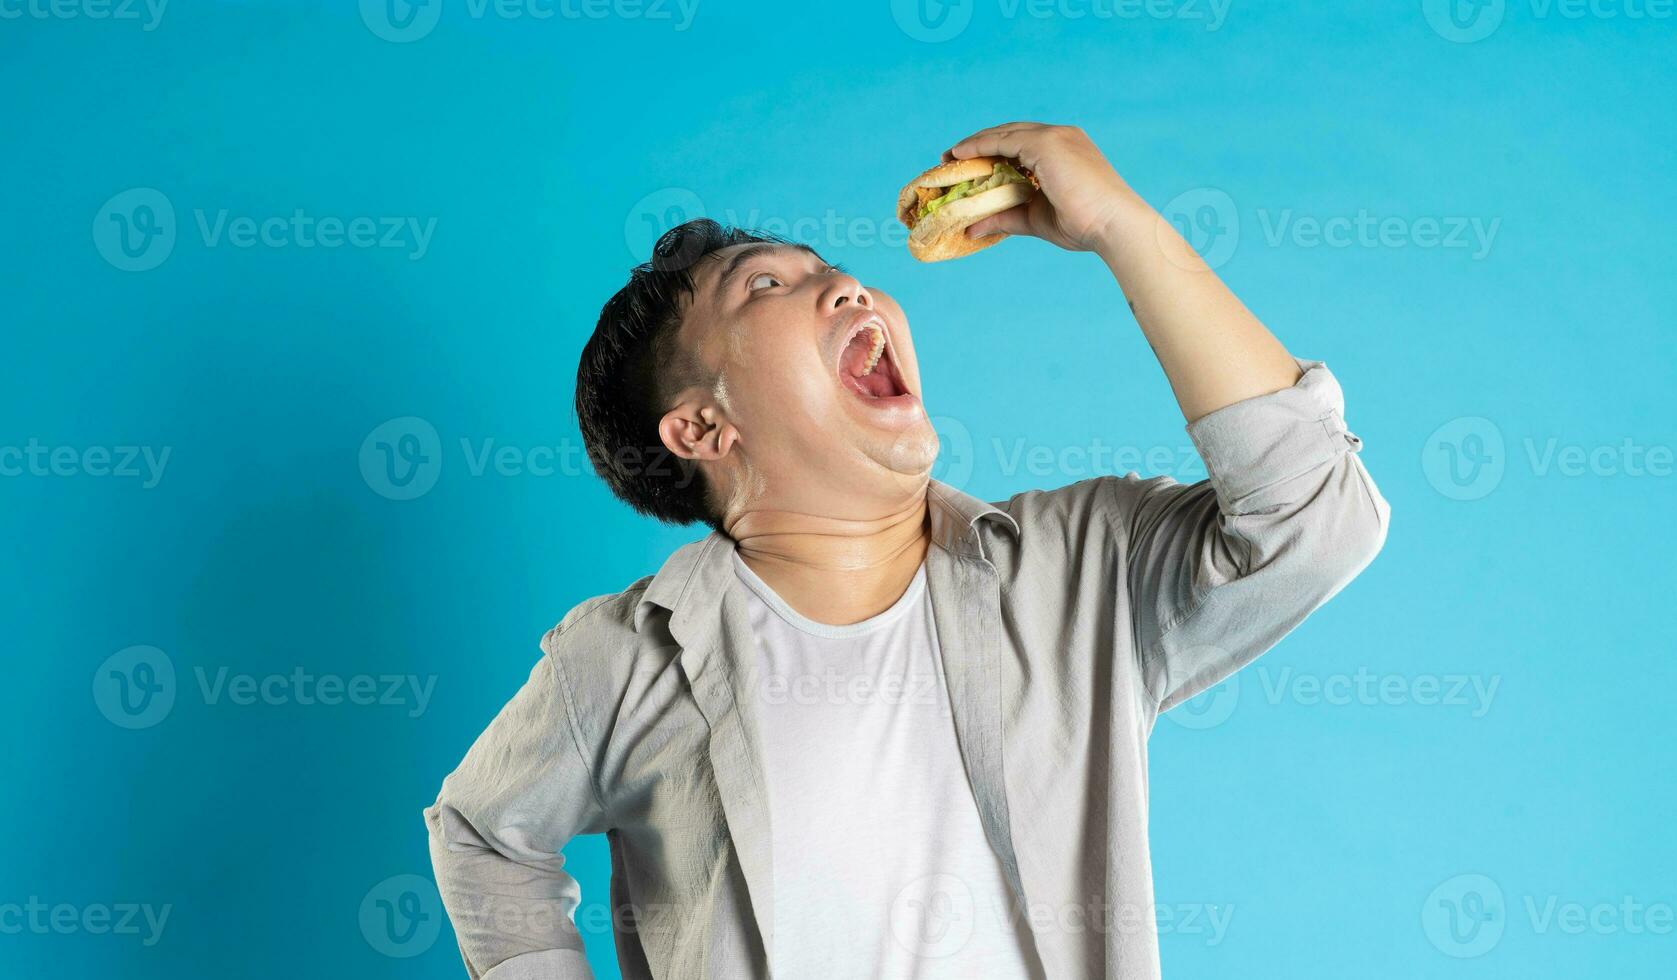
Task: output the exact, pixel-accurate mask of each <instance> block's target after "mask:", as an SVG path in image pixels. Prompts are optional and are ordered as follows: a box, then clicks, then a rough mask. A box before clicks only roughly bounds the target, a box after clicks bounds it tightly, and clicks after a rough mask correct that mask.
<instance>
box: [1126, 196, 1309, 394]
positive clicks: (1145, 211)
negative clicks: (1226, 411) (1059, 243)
mask: <svg viewBox="0 0 1677 980" xmlns="http://www.w3.org/2000/svg"><path fill="white" fill-rule="evenodd" d="M1096 252H1097V254H1099V255H1100V257H1101V259H1102V260H1103V261H1104V262H1106V265H1107V268H1109V269H1111V270H1112V274H1113V276H1114V277H1115V278H1116V279H1117V280H1118V286H1119V288H1120V289H1122V290H1123V291H1124V296H1125V298H1126V299H1128V301H1129V304H1130V309H1131V310H1132V311H1133V312H1134V313H1135V318H1136V322H1137V323H1138V324H1140V326H1141V330H1142V333H1143V334H1145V335H1146V337H1147V342H1148V344H1149V345H1151V346H1152V348H1153V353H1154V354H1155V355H1156V356H1157V357H1158V358H1159V364H1160V366H1162V367H1163V368H1164V370H1165V375H1166V377H1168V378H1169V379H1170V386H1171V389H1172V390H1173V391H1174V392H1175V393H1176V402H1177V404H1178V405H1179V406H1181V408H1182V414H1183V415H1184V416H1185V417H1186V418H1187V420H1188V421H1190V422H1192V421H1195V420H1196V419H1199V418H1201V417H1202V416H1205V415H1209V414H1210V413H1212V412H1215V411H1216V410H1218V409H1220V408H1223V407H1225V406H1227V405H1232V404H1234V403H1235V402H1238V401H1244V400H1245V399H1248V398H1256V397H1257V396H1259V395H1267V394H1269V393H1270V392H1273V391H1280V390H1281V389H1283V388H1288V387H1291V386H1292V385H1293V384H1294V383H1295V382H1297V381H1298V379H1299V369H1298V365H1297V364H1296V363H1295V362H1294V360H1293V358H1292V356H1291V355H1289V354H1288V353H1287V349H1286V348H1285V347H1283V346H1281V342H1280V341H1279V340H1277V339H1275V336H1274V335H1273V334H1271V333H1270V332H1269V330H1267V329H1266V328H1265V327H1264V325H1263V324H1262V323H1261V322H1259V320H1258V318H1257V317H1255V316H1253V315H1252V312H1251V311H1250V310H1248V309H1247V308H1246V306H1245V304H1243V303H1241V301H1240V299H1239V297H1237V296H1235V294H1234V293H1233V292H1231V291H1230V290H1229V288H1228V287H1227V286H1226V285H1224V284H1223V281H1222V280H1221V279H1219V278H1218V277H1217V274H1216V273H1215V272H1213V271H1212V270H1211V268H1210V267H1209V266H1207V265H1206V264H1205V262H1204V260H1202V259H1201V258H1200V256H1199V254H1198V253H1196V252H1195V251H1194V250H1193V248H1192V247H1191V246H1189V244H1188V243H1187V242H1186V241H1184V240H1183V239H1182V236H1181V235H1179V234H1178V233H1177V231H1176V229H1175V228H1173V227H1171V225H1170V223H1169V222H1168V221H1166V220H1165V219H1164V218H1163V217H1161V216H1160V215H1159V213H1158V212H1156V211H1154V210H1153V208H1151V207H1150V206H1148V204H1147V202H1146V201H1143V200H1142V199H1141V198H1140V197H1139V196H1136V195H1134V194H1133V193H1127V194H1126V196H1125V198H1124V201H1123V203H1122V205H1121V206H1120V208H1119V209H1118V215H1117V217H1116V218H1114V219H1113V221H1112V222H1111V223H1110V224H1109V225H1108V231H1107V232H1106V234H1104V235H1102V236H1101V245H1100V246H1099V247H1098V248H1097V249H1096Z"/></svg>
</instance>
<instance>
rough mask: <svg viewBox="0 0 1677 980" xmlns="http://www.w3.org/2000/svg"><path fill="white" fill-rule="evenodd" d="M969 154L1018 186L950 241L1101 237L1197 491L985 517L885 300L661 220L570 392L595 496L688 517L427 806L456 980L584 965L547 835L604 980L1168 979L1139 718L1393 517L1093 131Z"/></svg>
mask: <svg viewBox="0 0 1677 980" xmlns="http://www.w3.org/2000/svg"><path fill="white" fill-rule="evenodd" d="M988 155H997V156H1005V157H1013V158H1017V159H1018V160H1020V161H1021V162H1022V163H1023V165H1024V166H1026V167H1028V168H1030V170H1031V171H1033V172H1034V173H1035V174H1036V176H1037V178H1038V179H1039V181H1040V182H1041V193H1039V194H1038V195H1036V196H1035V197H1034V198H1033V199H1032V200H1031V201H1030V202H1029V203H1028V204H1026V205H1023V206H1020V207H1018V208H1014V209H1013V210H1011V211H1006V212H1003V213H1001V214H998V215H994V216H992V217H990V218H986V219H984V220H983V221H981V222H979V223H978V224H976V225H974V226H973V227H972V228H970V229H969V230H968V234H970V235H972V236H974V237H978V236H982V235H987V234H991V233H993V232H997V231H1002V232H1008V233H1011V234H1023V235H1034V236H1036V237H1038V238H1042V239H1046V240H1047V241H1050V242H1053V243H1054V244H1056V245H1059V246H1060V247H1062V248H1065V249H1068V250H1072V251H1093V252H1095V253H1097V254H1098V255H1100V257H1101V258H1102V259H1103V260H1104V261H1105V262H1106V264H1107V266H1108V267H1109V268H1110V269H1111V271H1112V273H1113V275H1114V276H1115V277H1116V278H1117V281H1118V285H1119V286H1120V287H1121V289H1122V290H1123V292H1124V294H1125V296H1126V297H1128V300H1129V304H1130V307H1131V308H1132V309H1133V310H1134V312H1135V317H1136V320H1137V322H1138V323H1139V324H1140V326H1141V328H1142V330H1143V331H1144V332H1145V334H1146V336H1147V339H1148V341H1149V343H1150V344H1151V345H1152V347H1153V350H1154V351H1155V352H1156V353H1157V355H1158V359H1159V362H1160V364H1161V365H1162V366H1163V367H1164V370H1165V373H1166V374H1167V375H1168V376H1169V378H1170V383H1171V386H1172V389H1173V390H1174V392H1175V394H1176V398H1177V401H1178V403H1179V404H1180V406H1181V409H1182V412H1183V414H1184V416H1185V417H1186V418H1187V419H1188V421H1189V425H1188V432H1189V434H1190V436H1191V437H1192V438H1193V440H1194V442H1195V445H1196V447H1197V448H1198V449H1199V451H1200V454H1201V456H1202V457H1203V458H1204V460H1205V463H1206V467H1207V471H1208V473H1209V475H1210V479H1209V480H1208V481H1205V482H1202V483H1198V484H1194V485H1183V484H1179V483H1177V482H1175V481H1172V480H1170V479H1167V478H1159V479H1152V480H1143V479H1140V478H1138V477H1136V476H1133V475H1131V476H1126V477H1101V478H1097V479H1091V480H1084V481H1082V482H1079V483H1074V484H1072V485H1070V486H1066V487H1062V488H1059V489H1056V490H1050V491H1046V492H1043V491H1031V492H1027V493H1021V494H1018V495H1016V496H1014V497H1012V498H1010V499H1008V500H1007V501H1005V502H1001V503H997V504H988V503H985V502H983V501H980V500H977V499H974V498H972V497H970V496H968V495H966V494H964V493H961V492H960V491H958V490H956V489H955V488H953V487H950V486H948V485H945V484H943V483H940V482H938V481H936V480H932V479H930V478H929V473H930V469H931V466H932V463H933V460H934V457H935V456H936V453H937V438H936V435H935V434H934V432H933V430H932V427H931V425H930V423H929V422H928V421H927V418H926V413H925V411H924V408H923V407H922V406H921V404H920V402H919V394H920V391H921V388H920V372H919V368H918V363H917V360H916V354H915V349H914V344H913V339H912V335H911V334H910V331H909V325H908V320H907V317H906V316H905V315H904V313H903V311H902V309H901V308H900V307H899V306H898V305H897V304H896V303H895V302H894V301H893V300H892V299H891V298H890V297H889V296H888V295H886V294H885V293H884V292H883V291H881V290H879V289H876V288H872V287H866V286H863V285H862V284H861V283H860V282H858V281H857V280H855V279H854V278H852V277H850V276H849V275H846V274H844V273H843V272H842V271H840V270H838V269H836V268H835V267H833V266H830V265H828V264H827V263H825V262H823V261H822V260H821V259H820V258H819V256H817V255H816V254H815V253H814V252H812V251H810V250H808V249H804V248H801V247H796V246H790V245H786V244H777V243H775V242H772V241H769V240H765V239H762V238H759V237H756V236H749V235H743V234H741V233H738V232H730V231H725V230H723V229H721V228H719V227H717V226H716V225H714V224H712V223H709V222H694V223H690V224H688V225H685V226H682V227H681V228H678V229H675V230H674V231H672V232H671V233H670V234H669V235H666V236H665V238H664V239H662V240H661V241H660V243H659V246H658V248H657V250H656V251H657V252H658V255H657V256H655V258H654V261H653V263H651V264H650V265H649V266H642V267H640V268H639V269H637V270H636V271H635V273H634V278H633V279H632V280H631V282H630V284H629V285H628V286H626V287H625V288H624V290H623V291H621V292H619V293H618V294H617V295H616V296H615V297H613V299H612V300H611V301H610V302H609V303H607V304H606V307H605V310H604V312H603V315H602V316H601V318H600V323H599V325H598V327H597V328H596V331H595V334H594V336H593V338H592V339H591V340H590V342H589V344H588V346H587V348H586V350H585V351H584V352H583V356H582V365H581V369H580V371H579V372H578V390H577V407H578V413H579V416H580V420H581V425H582V430H583V433H584V436H585V438H586V439H587V441H588V444H589V449H590V453H591V456H592V457H593V458H594V459H595V460H596V468H597V469H598V470H599V471H600V472H601V474H602V476H604V478H605V479H606V480H607V482H608V483H609V484H610V485H611V487H612V489H613V491H614V492H615V493H616V494H617V495H618V496H620V497H621V498H623V499H624V500H625V501H627V502H628V503H629V504H631V505H632V506H634V507H635V508H637V509H638V510H640V511H642V512H644V513H648V514H652V515H654V516H657V517H659V518H662V519H665V520H671V521H676V522H692V521H704V522H705V523H707V524H709V525H710V527H711V528H712V529H713V533H711V534H710V535H709V536H707V537H706V538H704V539H702V540H700V541H697V542H694V543H693V544H689V545H687V546H685V547H683V548H681V549H680V550H678V551H677V552H676V553H675V554H674V555H672V556H671V557H670V558H669V560H668V561H666V562H665V563H664V565H663V568H662V569H661V570H660V571H659V572H658V574H657V575H655V576H649V577H647V578H643V579H641V580H639V581H637V582H635V583H634V584H633V585H632V586H630V588H628V589H627V590H625V591H623V592H621V593H618V594H615V595H607V596H600V597H596V598H594V599H591V600H589V601H587V602H584V603H583V604H581V605H579V606H577V607H576V608H574V609H572V610H571V611H570V613H569V614H567V615H566V616H565V618H564V620H563V621H562V622H561V623H560V624H559V625H558V626H556V627H555V628H554V629H553V630H551V631H550V632H549V633H548V634H547V636H546V637H545V638H544V640H543V643H542V648H543V653H544V655H543V657H542V659H541V660H540V661H539V662H538V663H537V664H536V667H535V669H534V671H533V673H532V674H531V677H530V680H529V682H528V684H527V685H526V686H525V687H524V688H523V689H522V690H521V691H520V692H519V693H518V694H517V696H516V697H514V698H513V699H512V701H511V702H510V703H509V704H508V705H507V706H506V708H505V709H504V710H503V711H502V712H501V714H500V715H499V716H498V717H497V718H496V719H495V720H494V722H493V723H492V724H491V725H490V727H489V729H488V730H487V731H486V732H484V733H483V735H482V736H481V737H480V738H479V739H478V741H477V743H476V744H475V745H474V746H473V747H472V749H471V751H470V753H469V754H468V755H467V756H466V759H465V761H464V762H463V763H462V764H461V766H460V768H459V769H458V770H457V771H455V772H454V773H453V774H452V775H451V776H449V777H448V779H447V781H446V782H445V783H444V784H443V788H442V792H441V795H440V796H439V797H438V799H437V802H436V804H435V805H434V806H432V807H431V808H430V809H428V810H427V811H426V820H427V823H428V825H429V828H430V833H431V852H432V857H433V861H434V864H435V869H436V875H437V882H438V886H439V888H440V890H441V893H442V896H443V899H444V901H445V903H446V904H447V907H448V909H449V913H450V916H451V918H452V920H453V923H454V928H455V932H456V934H457V936H458V938H459V942H460V947H461V950H462V953H463V955H464V957H465V960H466V966H467V970H468V972H469V973H470V974H471V975H472V976H473V977H488V978H493V980H514V978H536V977H543V978H546V977H555V978H557V977H583V976H588V975H589V971H588V967H587V964H586V961H585V960H584V958H583V955H582V953H581V940H580V937H579V935H578V932H577V930H576V928H575V926H574V924H573V920H572V915H573V913H574V910H575V908H576V905H577V903H578V895H577V890H576V886H575V882H574V881H573V880H572V879H570V878H569V877H568V876H567V875H566V874H565V873H564V871H563V867H562V865H563V861H562V859H561V858H559V857H558V856H556V854H555V852H556V851H558V850H559V849H560V848H561V847H562V846H563V845H564V844H565V843H566V841H568V840H569V839H571V838H572V837H573V836H575V835H577V834H585V833H602V832H603V833H605V834H606V835H607V836H608V839H609V841H610V845H611V854H612V868H613V875H612V886H611V893H612V894H611V901H612V905H613V908H614V910H618V914H617V915H616V916H615V917H614V929H615V932H616V939H617V949H618V957H619V960H620V963H621V967H622V970H623V973H624V975H625V976H628V977H659V978H683V980H684V978H694V977H714V978H727V980H732V978H752V977H765V976H769V975H771V973H772V975H774V976H777V977H790V978H794V980H806V978H815V977H824V978H830V977H870V978H871V977H912V978H928V977H957V976H959V977H966V978H973V977H981V978H986V980H992V978H1013V977H1051V978H1056V980H1057V978H1072V977H1121V978H1141V977H1155V976H1158V974H1159V961H1158V948H1157V940H1156V936H1155V935H1154V931H1153V925H1152V917H1151V915H1150V914H1149V912H1150V910H1151V908H1152V906H1153V893H1152V869H1151V864H1150V861H1149V856H1148V850H1147V769H1146V751H1145V746H1146V740H1147V737H1148V734H1149V732H1150V731H1151V730H1152V728H1153V725H1154V723H1155V720H1156V719H1157V717H1158V715H1159V713H1160V712H1162V711H1165V710H1168V709H1169V708H1171V707H1174V706H1175V705H1178V704H1180V703H1182V702H1183V701H1185V700H1186V699H1188V698H1190V697H1192V696H1193V695H1195V694H1197V693H1199V692H1200V691H1202V690H1205V689H1206V688H1207V687H1209V686H1211V685H1213V684H1215V683H1216V682H1217V681H1218V680H1220V679H1221V678H1223V677H1225V676H1227V675H1229V674H1230V673H1232V672H1233V671H1235V670H1236V669H1238V668H1239V667H1241V666H1243V665H1244V664H1246V663H1247V662H1249V661H1251V660H1252V659H1253V658H1254V657H1256V656H1257V655H1258V654H1260V653H1262V652H1263V651H1264V650H1266V649H1267V648H1269V647H1270V646H1272V645H1273V644H1274V643H1275V642H1276V641H1278V640H1279V639H1280V638H1281V637H1282V636H1283V635H1285V634H1286V633H1287V632H1288V631H1289V630H1291V629H1292V628H1293V627H1294V626H1296V625H1298V623H1299V622H1300V621H1302V620H1303V619H1304V617H1305V616H1306V615H1308V614H1309V613H1310V612H1311V611H1312V610H1313V609H1315V608H1316V607H1317V606H1318V605H1320V604H1321V603H1322V602H1324V601H1325V600H1326V599H1327V598H1329V597H1330V596H1332V595H1333V594H1334V593H1335V592H1337V591H1338V590H1339V589H1340V588H1341V587H1343V586H1344V585H1345V584H1346V583H1347V582H1348V581H1349V580H1350V579H1351V578H1352V577H1353V576H1355V575H1356V574H1357V573H1358V572H1359V571H1360V570H1361V569H1362V568H1363V567H1364V566H1365V565H1367V563H1368V562H1369V561H1370V560H1371V559H1372V558H1373V556H1374V555H1375V553H1376V552H1377V551H1378V550H1379V549H1380V547H1381V545H1382V543H1383V542H1384V540H1385V535H1386V525H1387V514H1388V509H1387V505H1386V503H1385V501H1384V500H1383V499H1382V498H1381V496H1380V494H1379V492H1378V491H1377V490H1376V489H1375V487H1374V485H1373V483H1372V482H1371V481H1370V480H1369V477H1368V474H1367V472H1366V471H1365V470H1364V469H1363V466H1362V464H1361V463H1360V461H1359V460H1358V458H1357V456H1356V452H1357V450H1358V449H1359V447H1360V443H1359V441H1358V440H1357V438H1356V437H1355V436H1353V435H1352V434H1351V433H1350V432H1349V431H1347V429H1346V427H1345V423H1344V420H1343V415H1342V408H1343V405H1342V396H1341V393H1340V390H1339V387H1338V385H1337V383H1336V382H1335V381H1334V379H1333V377H1332V375H1330V374H1329V373H1328V370H1327V368H1326V367H1324V366H1323V365H1321V364H1320V363H1316V362H1308V361H1299V360H1295V359H1294V358H1293V357H1291V356H1290V355H1289V354H1288V353H1287V352H1286V351H1285V350H1284V349H1283V348H1282V346H1281V344H1280V343H1279V342H1277V341H1276V339H1275V338H1274V337H1273V336H1271V335H1270V333H1269V332H1268V331H1267V330H1266V329H1265V328H1264V327H1263V325H1262V324H1260V323H1259V322H1258V320H1257V319H1256V318H1254V317H1253V315H1252V314H1251V313H1250V312H1248V311H1247V310H1246V308H1245V307H1244V306H1242V305H1241V303H1240V301H1239V300H1237V299H1236V298H1235V297H1234V295H1233V294H1231V293H1230V292H1229V291H1228V289H1227V288H1225V287H1224V286H1223V285H1222V283H1221V282H1219V281H1218V279H1217V277H1216V276H1215V275H1213V274H1212V272H1211V271H1210V270H1209V269H1208V268H1207V267H1206V266H1205V265H1204V263H1203V262H1200V261H1199V260H1198V257H1197V256H1195V255H1194V254H1193V252H1192V251H1191V250H1190V249H1189V248H1188V246H1187V245H1186V243H1184V242H1183V241H1182V240H1181V239H1180V237H1179V236H1177V234H1176V233H1175V232H1174V231H1173V230H1172V229H1171V228H1170V226H1169V225H1168V223H1166V222H1164V221H1163V220H1162V219H1161V218H1160V217H1159V216H1158V215H1157V214H1156V213H1155V212H1153V211H1152V210H1151V209H1150V208H1149V207H1148V206H1147V205H1146V204H1145V203H1144V202H1143V201H1142V200H1141V199H1140V198H1139V197H1138V196H1137V195H1136V194H1135V193H1134V192H1133V191H1132V190H1131V189H1130V188H1129V187H1128V185H1126V184H1125V182H1124V181H1123V180H1122V179H1121V178H1120V177H1119V176H1118V174H1117V173H1116V172H1114V170H1113V169H1112V167H1111V166H1110V165H1109V164H1108V163H1107V161H1106V160H1105V158H1104V157H1102V155H1101V153H1100V151H1099V150H1098V149H1096V147H1095V146H1094V144H1093V143H1092V142H1091V141H1090V140H1089V138H1088V137H1087V136H1086V135H1085V134H1084V133H1083V132H1082V131H1081V130H1079V129H1075V128H1068V127H1061V126H1044V125H1038V124H1032V123H1014V124H1009V125H1006V126H999V127H995V128H992V129H987V130H983V131H981V132H979V133H976V134H974V135H972V136H970V137H968V138H967V139H965V140H963V141H961V142H960V143H958V144H956V145H955V146H954V147H953V148H951V149H950V150H949V151H946V152H945V154H944V158H945V159H946V160H948V159H955V158H962V159H964V158H967V157H972V156H988ZM998 354H999V355H1000V358H999V359H1005V357H1007V356H1010V355H1008V354H1006V353H1004V352H998ZM997 373H998V374H1000V373H1001V371H1000V370H998V372H997ZM985 383H995V380H994V379H986V381H985Z"/></svg>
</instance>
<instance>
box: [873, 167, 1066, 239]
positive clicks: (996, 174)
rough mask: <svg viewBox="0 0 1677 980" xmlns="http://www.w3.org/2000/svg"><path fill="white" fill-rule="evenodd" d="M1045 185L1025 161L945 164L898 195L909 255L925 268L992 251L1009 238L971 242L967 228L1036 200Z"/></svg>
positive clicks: (1000, 236)
mask: <svg viewBox="0 0 1677 980" xmlns="http://www.w3.org/2000/svg"><path fill="white" fill-rule="evenodd" d="M1040 186H1041V185H1040V184H1038V183H1037V179H1036V177H1035V176H1034V175H1033V174H1032V173H1031V172H1030V171H1029V170H1027V169H1026V168H1024V167H1022V166H1020V165H1019V161H1017V160H1010V159H1008V158H1006V157H972V158H970V159H967V160H951V161H950V162H948V163H942V164H939V165H937V166H935V167H933V168H932V169H930V170H928V171H926V172H925V173H923V174H921V175H920V176H918V177H916V178H914V179H913V180H911V181H909V183H908V186H907V187H904V188H903V189H902V193H901V194H898V195H897V220H898V221H901V222H902V223H903V224H904V225H906V226H907V227H908V251H909V254H910V255H913V256H914V257H915V258H917V259H919V260H920V261H922V262H942V261H943V260H944V259H958V258H960V257H961V256H963V255H970V254H972V253H973V252H977V251H979V250H980V249H986V248H989V247H990V246H991V245H994V244H996V243H997V242H999V241H1001V240H1002V239H1004V238H1006V237H1007V233H1006V232H997V233H995V234H993V235H985V236H983V237H982V238H968V237H967V233H966V232H967V227H968V226H969V225H971V224H973V223H974V222H977V221H978V220H979V219H981V218H988V217H989V216H990V215H992V214H999V213H1001V212H1003V211H1006V210H1007V209H1008V208H1011V207H1017V206H1018V205H1021V204H1024V203H1025V202H1026V201H1028V200H1030V199H1031V195H1033V194H1035V193H1037V191H1038V188H1039V187H1040Z"/></svg>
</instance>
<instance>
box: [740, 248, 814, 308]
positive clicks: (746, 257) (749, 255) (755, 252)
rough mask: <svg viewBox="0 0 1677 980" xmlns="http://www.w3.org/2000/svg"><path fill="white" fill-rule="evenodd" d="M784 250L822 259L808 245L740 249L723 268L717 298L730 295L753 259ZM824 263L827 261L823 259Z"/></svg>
mask: <svg viewBox="0 0 1677 980" xmlns="http://www.w3.org/2000/svg"><path fill="white" fill-rule="evenodd" d="M783 249H796V250H798V251H800V252H803V253H805V254H807V255H813V256H815V257H816V258H817V259H820V258H821V256H820V255H819V254H817V253H816V251H815V249H813V248H810V247H809V246H808V245H800V244H796V243H793V244H786V245H782V244H780V243H778V242H754V243H752V244H750V245H747V246H746V247H744V248H742V249H740V250H739V251H738V252H735V253H734V255H733V257H732V258H730V259H729V260H728V264H727V265H725V266H723V267H722V276H721V278H719V279H717V280H716V294H717V296H719V297H720V296H726V295H727V294H728V290H729V287H731V286H732V285H733V283H734V280H735V279H736V278H737V277H738V276H739V274H740V268H741V267H742V266H744V265H745V264H746V263H747V262H750V261H751V260H752V259H755V258H758V257H760V256H762V255H764V254H766V253H769V252H779V251H781V250H783ZM822 261H825V260H824V259H823V260H822Z"/></svg>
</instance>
